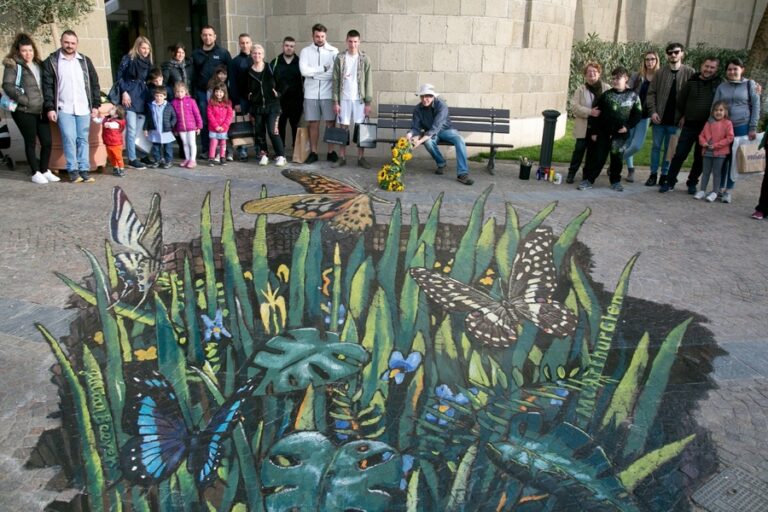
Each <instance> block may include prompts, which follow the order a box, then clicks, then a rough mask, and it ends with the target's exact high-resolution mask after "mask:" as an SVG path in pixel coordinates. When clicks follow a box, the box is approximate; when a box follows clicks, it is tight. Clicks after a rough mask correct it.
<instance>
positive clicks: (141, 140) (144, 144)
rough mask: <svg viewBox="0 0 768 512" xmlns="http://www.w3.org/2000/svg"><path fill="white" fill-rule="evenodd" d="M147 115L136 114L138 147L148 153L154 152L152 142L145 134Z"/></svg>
mask: <svg viewBox="0 0 768 512" xmlns="http://www.w3.org/2000/svg"><path fill="white" fill-rule="evenodd" d="M145 121H146V117H145V116H144V114H139V115H137V116H136V147H137V148H139V149H140V150H142V151H143V152H145V153H146V154H148V155H150V154H152V143H151V142H150V141H149V139H147V136H146V135H144V122H145Z"/></svg>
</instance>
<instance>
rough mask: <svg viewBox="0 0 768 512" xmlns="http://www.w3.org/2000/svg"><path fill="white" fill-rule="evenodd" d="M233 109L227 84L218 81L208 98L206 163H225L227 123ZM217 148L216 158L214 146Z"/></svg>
mask: <svg viewBox="0 0 768 512" xmlns="http://www.w3.org/2000/svg"><path fill="white" fill-rule="evenodd" d="M234 115H235V111H234V110H232V103H231V102H230V101H229V98H228V96H227V86H226V85H225V84H223V83H219V84H217V85H216V86H214V88H213V93H212V94H211V99H210V100H208V137H209V138H210V139H211V143H210V147H209V148H208V158H209V160H208V165H211V166H213V165H215V164H219V165H226V163H227V139H229V135H227V132H228V131H229V125H230V124H231V123H232V118H233V117H234ZM217 147H218V149H219V157H218V158H216V148H217Z"/></svg>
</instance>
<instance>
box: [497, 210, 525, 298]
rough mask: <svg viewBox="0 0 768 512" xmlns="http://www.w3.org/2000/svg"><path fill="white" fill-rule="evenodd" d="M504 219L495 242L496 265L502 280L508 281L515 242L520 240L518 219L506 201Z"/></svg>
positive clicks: (513, 257) (514, 252) (515, 252)
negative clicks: (501, 229) (499, 234)
mask: <svg viewBox="0 0 768 512" xmlns="http://www.w3.org/2000/svg"><path fill="white" fill-rule="evenodd" d="M505 208H506V220H505V222H504V231H503V232H502V234H501V236H500V237H499V241H498V243H497V244H496V254H495V256H496V267H497V270H498V272H499V276H500V277H501V280H502V282H504V283H507V282H509V273H510V272H511V271H512V262H513V261H515V254H517V243H518V242H519V241H520V221H519V220H518V217H517V211H515V208H514V207H513V206H512V203H506V205H505Z"/></svg>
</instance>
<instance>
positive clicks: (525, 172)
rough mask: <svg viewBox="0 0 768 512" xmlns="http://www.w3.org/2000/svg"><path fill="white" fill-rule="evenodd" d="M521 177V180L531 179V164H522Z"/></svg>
mask: <svg viewBox="0 0 768 512" xmlns="http://www.w3.org/2000/svg"><path fill="white" fill-rule="evenodd" d="M520 179H521V180H528V179H531V165H523V164H520Z"/></svg>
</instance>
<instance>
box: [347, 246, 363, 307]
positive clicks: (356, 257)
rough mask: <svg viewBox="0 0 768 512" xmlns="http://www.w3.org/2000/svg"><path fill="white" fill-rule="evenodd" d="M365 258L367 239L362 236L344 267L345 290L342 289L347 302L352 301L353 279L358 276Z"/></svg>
mask: <svg viewBox="0 0 768 512" xmlns="http://www.w3.org/2000/svg"><path fill="white" fill-rule="evenodd" d="M365 258H366V253H365V237H363V236H361V237H360V238H358V239H357V243H356V244H355V248H354V249H352V253H351V254H350V255H349V257H348V258H347V264H346V266H345V267H344V288H343V289H342V297H343V300H344V301H346V302H349V301H350V300H351V299H350V295H351V293H352V292H351V290H352V279H353V278H354V276H355V274H357V269H358V268H359V267H360V265H362V264H363V262H364V261H365Z"/></svg>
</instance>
